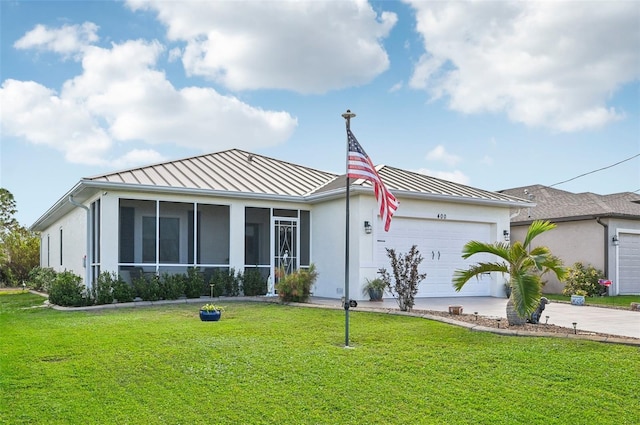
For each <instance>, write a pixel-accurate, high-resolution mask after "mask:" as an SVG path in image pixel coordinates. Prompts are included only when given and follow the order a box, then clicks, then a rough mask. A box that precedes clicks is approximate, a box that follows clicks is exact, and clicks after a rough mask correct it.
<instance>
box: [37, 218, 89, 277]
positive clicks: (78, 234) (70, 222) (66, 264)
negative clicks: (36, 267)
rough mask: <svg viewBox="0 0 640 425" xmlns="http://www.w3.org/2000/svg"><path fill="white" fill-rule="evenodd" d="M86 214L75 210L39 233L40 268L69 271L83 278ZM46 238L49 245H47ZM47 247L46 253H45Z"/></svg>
mask: <svg viewBox="0 0 640 425" xmlns="http://www.w3.org/2000/svg"><path fill="white" fill-rule="evenodd" d="M61 230H62V264H61V263H60V231H61ZM86 230H87V213H86V211H85V210H84V209H83V208H75V209H73V210H72V211H71V212H70V213H69V214H67V215H65V216H64V217H62V218H61V219H60V220H58V221H56V222H55V223H53V224H52V225H50V226H49V227H47V228H46V229H45V230H43V231H42V232H41V235H40V237H41V249H40V266H41V267H51V268H53V269H54V270H55V271H57V272H62V271H65V270H67V271H70V272H73V273H75V274H77V275H79V276H81V277H82V278H83V279H84V277H85V271H86V270H85V264H84V256H85V255H86V246H87V245H86V242H85V241H86V234H87V231H86ZM47 238H48V240H49V243H48V244H47ZM47 245H48V251H47Z"/></svg>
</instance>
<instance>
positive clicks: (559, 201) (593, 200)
mask: <svg viewBox="0 0 640 425" xmlns="http://www.w3.org/2000/svg"><path fill="white" fill-rule="evenodd" d="M525 190H526V192H527V193H525ZM500 192H501V193H504V194H507V195H512V196H520V197H523V198H527V197H529V196H530V197H531V200H532V201H533V202H535V204H536V206H535V207H533V208H530V209H523V210H521V211H520V214H518V215H517V216H516V217H514V218H512V219H511V222H512V223H518V222H529V221H532V220H538V219H544V220H552V221H553V220H569V219H585V218H594V217H626V218H634V219H640V195H639V194H637V193H632V192H621V193H614V194H610V195H598V194H595V193H591V192H584V193H572V192H567V191H564V190H559V189H554V188H551V187H547V186H543V185H532V186H523V187H517V188H513V189H506V190H501V191H500Z"/></svg>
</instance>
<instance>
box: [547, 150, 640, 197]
mask: <svg viewBox="0 0 640 425" xmlns="http://www.w3.org/2000/svg"><path fill="white" fill-rule="evenodd" d="M639 156H640V153H638V154H635V155H633V156H632V157H629V158H627V159H623V160H622V161H619V162H616V163H615V164H611V165H607V166H606V167H602V168H598V169H597V170H593V171H589V172H588V173H584V174H580V175H579V176H575V177H572V178H570V179H569V180H565V181H561V182H559V183H554V184H552V185H551V186H547V187H553V186H558V185H561V184H563V183H568V182H570V181H573V180H575V179H579V178H580V177H584V176H588V175H589V174H593V173H597V172H598V171H602V170H606V169H607V168H611V167H615V166H616V165H620V164H622V163H623V162H627V161H631V160H632V159H633V158H637V157H639ZM638 190H640V189H638ZM634 192H637V190H636V191H634Z"/></svg>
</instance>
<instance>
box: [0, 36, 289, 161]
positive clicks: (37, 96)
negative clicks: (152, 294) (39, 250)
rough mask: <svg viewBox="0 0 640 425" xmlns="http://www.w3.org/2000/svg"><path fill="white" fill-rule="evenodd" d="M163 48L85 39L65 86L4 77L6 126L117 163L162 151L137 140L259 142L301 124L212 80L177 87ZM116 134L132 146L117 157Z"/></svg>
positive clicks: (277, 139) (204, 144)
mask: <svg viewBox="0 0 640 425" xmlns="http://www.w3.org/2000/svg"><path fill="white" fill-rule="evenodd" d="M163 52H164V47H163V46H161V45H160V44H159V43H158V42H145V41H141V40H137V41H127V42H125V43H122V44H113V45H112V47H111V48H110V49H105V48H100V47H96V46H88V47H85V48H84V50H83V52H82V68H83V71H82V73H81V74H80V75H78V76H77V77H75V78H73V79H71V80H68V81H66V82H65V83H64V84H63V86H62V89H61V91H60V93H57V92H56V91H55V90H52V89H50V88H47V87H44V86H42V85H40V84H38V83H35V82H32V81H17V80H6V81H4V82H3V84H2V87H1V88H0V104H2V105H3V111H2V115H1V117H0V123H1V130H2V132H3V134H5V135H8V136H16V137H21V138H23V139H25V140H27V141H29V142H31V143H36V144H43V145H47V146H49V147H51V148H55V149H58V150H61V151H63V152H64V153H65V156H66V158H67V160H68V161H70V162H74V163H84V164H92V165H114V164H116V165H118V164H131V161H135V160H138V159H144V160H145V162H148V161H149V159H152V160H155V159H161V157H160V156H159V154H157V153H155V151H153V150H145V149H142V150H141V151H136V149H139V146H138V144H140V143H142V144H148V145H158V144H162V143H170V144H174V145H180V146H186V147H190V148H195V149H198V150H202V151H206V152H212V151H215V150H219V149H226V148H230V147H238V148H244V149H255V148H259V147H264V146H273V145H276V144H279V143H282V142H284V141H285V140H286V139H287V138H288V137H289V136H290V135H291V134H292V132H293V131H294V129H295V127H296V126H297V120H296V119H295V118H293V117H291V116H290V115H289V114H288V113H286V112H280V111H268V110H263V109H260V108H256V107H253V106H251V105H248V104H246V103H244V102H242V101H240V100H238V99H237V98H235V97H232V96H223V95H221V94H219V93H217V92H216V91H215V90H213V89H211V88H201V87H186V88H183V89H180V90H178V89H176V88H175V87H174V86H173V85H172V84H171V83H170V82H169V81H168V80H167V78H166V76H165V74H164V73H163V72H162V71H159V70H158V69H156V68H155V66H156V62H157V60H158V57H159V56H160V55H161V54H163ZM115 142H117V143H118V145H119V148H122V147H123V146H124V147H125V149H126V147H127V144H129V146H131V149H133V150H132V151H131V152H129V153H128V154H124V156H123V157H121V158H115V157H114V154H113V151H114V143H115ZM134 142H135V143H136V145H135V146H133V145H131V143H134Z"/></svg>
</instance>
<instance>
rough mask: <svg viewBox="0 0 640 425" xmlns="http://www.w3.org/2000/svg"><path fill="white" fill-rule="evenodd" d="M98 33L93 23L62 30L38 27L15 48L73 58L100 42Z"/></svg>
mask: <svg viewBox="0 0 640 425" xmlns="http://www.w3.org/2000/svg"><path fill="white" fill-rule="evenodd" d="M97 31H98V26H97V25H96V24H94V23H92V22H85V23H84V24H82V25H64V26H62V27H61V28H48V27H46V26H44V25H36V26H35V27H34V28H33V29H32V30H31V31H29V32H28V33H26V34H25V35H24V36H22V37H21V38H20V39H19V40H18V41H16V42H15V43H14V44H13V47H15V48H16V49H25V50H26V49H36V50H42V51H51V52H55V53H58V54H61V55H63V56H71V55H75V54H77V53H79V52H81V51H82V50H83V49H84V48H86V47H87V46H89V45H91V44H93V43H95V42H96V41H98V35H97V34H96V33H97Z"/></svg>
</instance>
